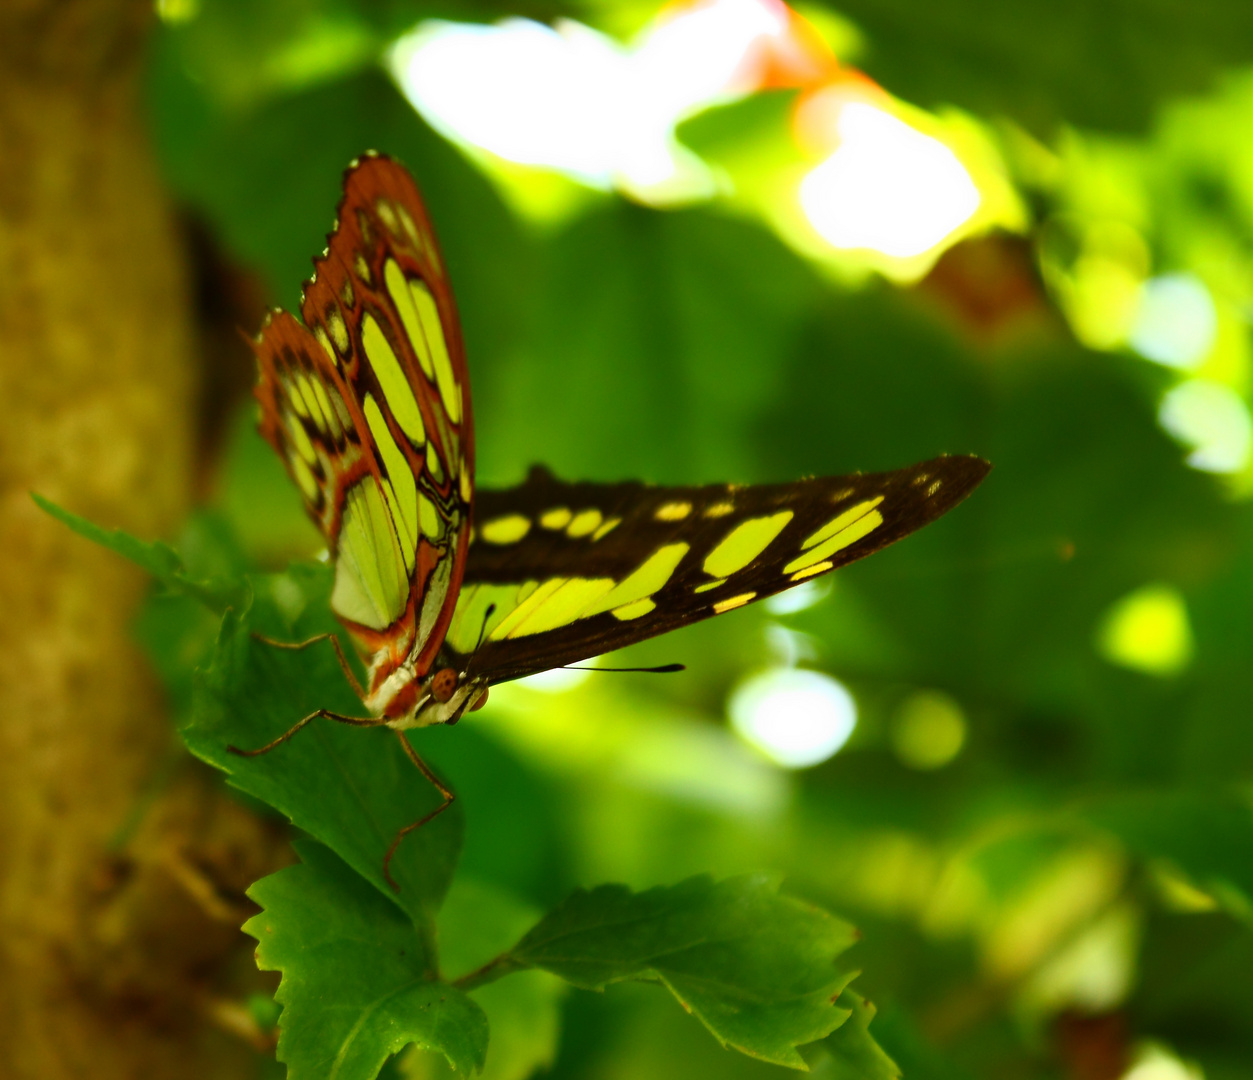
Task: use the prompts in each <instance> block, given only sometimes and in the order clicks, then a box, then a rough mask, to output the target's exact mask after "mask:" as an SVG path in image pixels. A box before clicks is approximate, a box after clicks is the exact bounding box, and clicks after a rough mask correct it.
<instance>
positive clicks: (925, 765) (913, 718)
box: [892, 690, 966, 770]
mask: <svg viewBox="0 0 1253 1080" xmlns="http://www.w3.org/2000/svg"><path fill="white" fill-rule="evenodd" d="M965 742H966V717H965V714H964V713H963V712H962V710H961V706H960V705H958V704H957V702H956V701H954V700H953V699H952V698H951V697H949V695H948V694H945V693H942V692H940V691H938V690H919V691H917V692H916V693H913V694H910V695H909V697H907V698H906V699H905V700H904V701H903V702H902V703H901V707H900V709H899V710H897V713H896V717H895V719H894V721H893V724H892V748H893V749H894V750H895V751H896V756H897V757H898V758H900V759H901V761H902V762H904V764H906V765H908V766H909V767H910V768H911V769H923V770H930V769H939V768H943V767H944V766H945V765H947V764H948V763H949V762H950V761H952V760H953V759H954V758H955V757H957V755H958V754H959V753H961V748H962V746H963V745H964V744H965Z"/></svg>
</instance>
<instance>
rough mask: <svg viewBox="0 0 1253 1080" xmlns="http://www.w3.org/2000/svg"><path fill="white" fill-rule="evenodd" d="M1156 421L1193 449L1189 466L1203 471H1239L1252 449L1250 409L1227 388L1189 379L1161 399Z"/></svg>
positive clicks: (1252, 433) (1252, 431) (1252, 436)
mask: <svg viewBox="0 0 1253 1080" xmlns="http://www.w3.org/2000/svg"><path fill="white" fill-rule="evenodd" d="M1157 418H1158V422H1159V423H1160V424H1161V425H1162V427H1163V428H1165V429H1166V430H1167V431H1168V432H1170V434H1171V435H1173V436H1174V437H1175V438H1176V439H1178V440H1179V441H1180V442H1181V443H1184V444H1185V445H1186V446H1190V447H1192V448H1193V449H1192V453H1191V454H1189V455H1188V464H1189V465H1191V466H1192V467H1193V468H1194V469H1200V470H1201V471H1202V472H1214V473H1234V472H1240V470H1242V469H1243V468H1244V467H1245V465H1247V464H1248V460H1249V451H1250V449H1251V448H1253V420H1251V419H1250V417H1249V408H1248V406H1247V405H1246V404H1245V403H1244V399H1243V398H1241V397H1240V395H1239V394H1237V393H1236V392H1235V391H1234V390H1232V389H1231V388H1230V387H1229V386H1224V385H1222V383H1216V382H1211V381H1210V380H1208V379H1189V380H1188V381H1187V382H1182V383H1180V384H1179V385H1178V386H1176V387H1175V388H1174V389H1173V390H1171V391H1170V392H1169V393H1167V394H1166V396H1165V397H1163V398H1162V404H1161V407H1160V408H1159V409H1158V413H1157Z"/></svg>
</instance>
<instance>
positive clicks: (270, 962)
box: [244, 842, 487, 1080]
mask: <svg viewBox="0 0 1253 1080" xmlns="http://www.w3.org/2000/svg"><path fill="white" fill-rule="evenodd" d="M296 847H297V851H298V852H299V854H300V857H301V859H302V860H303V861H302V862H301V864H300V865H297V866H291V867H288V868H287V869H285V870H280V871H279V872H278V873H277V874H271V875H270V876H269V877H266V878H263V879H262V880H261V881H259V882H257V883H256V884H255V885H254V886H253V887H252V888H251V889H250V890H249V893H248V894H249V896H251V897H252V899H253V900H255V901H256V902H257V903H258V904H260V905H261V906H262V908H263V909H264V910H263V911H262V913H261V914H259V915H256V916H254V917H253V918H251V919H249V920H248V922H247V923H245V924H244V930H245V932H247V933H249V934H251V935H252V936H253V937H255V938H256V939H257V941H258V942H259V944H258V946H257V964H258V966H259V967H260V968H262V969H263V970H265V971H281V972H282V973H283V978H282V981H281V982H280V983H279V988H278V992H277V993H276V994H275V1000H276V1001H278V1003H279V1004H280V1005H282V1006H283V1013H282V1016H281V1017H280V1019H279V1028H280V1031H281V1034H280V1036H279V1043H278V1057H279V1060H280V1061H283V1062H286V1064H287V1066H288V1077H289V1080H371V1078H372V1077H374V1076H376V1075H377V1074H378V1071H379V1069H380V1068H381V1067H382V1066H383V1063H384V1062H385V1061H386V1060H387V1059H388V1058H389V1057H390V1056H391V1055H392V1054H394V1053H396V1052H397V1051H398V1050H400V1049H402V1048H403V1047H405V1046H407V1045H409V1044H410V1043H414V1044H416V1045H418V1046H420V1047H422V1048H424V1049H428V1050H433V1051H437V1052H438V1053H441V1054H443V1055H444V1056H445V1057H446V1058H447V1060H448V1063H449V1064H450V1065H451V1066H452V1067H453V1068H454V1069H455V1070H457V1071H458V1072H460V1073H463V1074H468V1073H470V1072H472V1071H474V1070H477V1069H481V1068H482V1066H483V1062H484V1059H485V1056H486V1053H487V1018H486V1017H485V1016H484V1015H483V1011H482V1010H481V1009H480V1008H479V1007H478V1006H477V1005H476V1004H474V1002H473V1001H471V1000H470V999H469V998H468V997H467V996H466V995H465V994H463V993H462V992H461V991H460V990H458V989H456V988H455V987H452V986H449V985H448V984H447V983H443V982H439V981H438V980H436V979H435V978H433V977H432V975H431V969H432V967H433V964H434V957H433V955H432V954H431V952H430V950H429V946H428V944H427V942H426V940H425V938H424V935H423V934H421V933H418V932H416V931H415V929H414V926H413V924H412V923H411V922H410V921H409V920H408V919H407V918H406V917H405V916H404V914H403V913H402V912H401V911H399V910H398V909H397V907H396V906H395V905H394V904H391V903H389V902H388V901H387V900H386V899H385V898H384V897H383V896H382V895H380V893H379V892H378V891H377V889H375V888H373V887H371V885H370V884H368V883H367V882H365V881H364V880H362V879H361V877H360V876H358V875H357V874H355V873H354V872H353V871H352V870H351V869H350V868H349V867H348V866H347V865H345V864H344V863H343V862H342V861H341V860H340V859H338V858H337V857H336V856H335V855H334V854H332V853H331V852H330V851H328V850H326V849H325V848H323V847H321V846H320V845H317V844H312V843H307V842H304V843H298V844H297V845H296Z"/></svg>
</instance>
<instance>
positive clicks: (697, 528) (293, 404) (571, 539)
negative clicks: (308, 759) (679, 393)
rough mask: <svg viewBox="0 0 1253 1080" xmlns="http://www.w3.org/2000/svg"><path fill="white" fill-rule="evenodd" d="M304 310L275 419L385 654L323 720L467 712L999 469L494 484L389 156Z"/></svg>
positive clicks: (376, 159)
mask: <svg viewBox="0 0 1253 1080" xmlns="http://www.w3.org/2000/svg"><path fill="white" fill-rule="evenodd" d="M301 314H302V315H303V318H304V322H303V324H302V323H301V322H300V321H298V320H297V319H296V318H294V317H293V316H292V315H290V314H288V313H287V312H284V311H277V312H274V313H273V314H272V315H271V316H270V317H269V318H268V320H267V322H266V324H265V326H264V328H263V329H262V332H261V335H260V336H259V337H258V338H257V339H256V342H255V344H254V349H255V351H256V354H257V360H258V362H259V366H260V380H259V382H258V385H257V389H256V395H257V399H258V400H259V401H260V403H261V432H262V434H263V435H264V436H265V438H266V439H267V440H269V442H270V443H271V445H273V447H274V449H275V450H276V451H277V452H278V454H279V456H280V457H281V458H282V459H283V462H284V464H285V465H286V467H287V470H288V472H289V473H290V474H291V477H292V479H293V480H294V481H295V483H296V485H297V486H298V487H299V489H300V492H301V494H302V496H303V497H304V503H305V508H306V509H307V510H308V512H309V514H310V516H311V517H312V518H313V520H314V521H315V522H316V523H317V525H318V527H319V528H320V529H321V530H322V533H323V535H324V536H325V537H326V542H327V546H328V549H329V552H330V557H331V559H332V561H333V564H334V569H335V582H334V588H333V591H332V595H331V606H332V609H333V610H334V612H335V614H336V616H337V617H338V618H339V619H340V621H341V622H342V623H343V624H344V626H345V627H346V629H347V631H348V633H349V635H350V636H351V638H352V640H353V641H354V642H355V643H356V646H357V648H358V649H359V650H360V652H361V654H362V656H363V657H364V658H365V660H366V662H367V665H368V672H369V673H368V679H367V683H366V685H365V687H364V688H359V689H361V697H362V700H363V702H364V704H365V707H366V709H367V710H368V711H369V713H370V714H371V715H370V717H369V718H368V719H358V720H354V719H353V718H348V717H340V716H337V715H335V714H331V713H328V712H321V713H317V714H314V716H328V717H330V718H332V719H337V720H344V721H347V722H356V723H359V724H364V725H379V726H387V727H390V728H393V729H396V730H397V731H403V730H404V729H407V728H413V727H425V726H428V725H430V724H453V723H456V722H457V720H458V719H460V717H461V716H462V715H463V714H464V713H465V712H467V711H470V710H473V709H475V708H478V707H479V706H480V705H481V704H482V703H483V701H484V700H485V699H486V697H487V692H488V687H490V686H491V685H492V684H494V683H500V682H506V681H508V680H511V679H518V678H522V677H523V676H526V675H531V674H534V673H535V672H539V671H545V670H547V669H550V668H555V667H559V666H562V665H566V664H571V663H575V662H577V661H580V660H586V659H588V658H589V657H594V656H599V655H600V654H602V653H606V652H609V651H611V650H614V649H618V648H621V647H622V646H624V645H630V644H631V643H632V642H636V641H640V640H642V639H644V638H649V637H653V636H654V635H656V634H662V633H665V632H666V631H667V630H673V629H675V628H676V627H680V626H685V625H687V624H688V623H692V622H696V621H697V620H699V619H704V618H708V617H709V616H711V615H719V614H722V613H723V612H727V611H732V610H734V609H735V608H739V607H743V606H744V605H745V604H749V603H752V602H754V601H756V600H760V599H763V598H764V597H767V596H771V595H772V594H774V593H777V592H781V591H782V590H784V589H788V588H791V587H792V586H794V585H797V584H799V583H800V582H803V581H808V580H811V579H813V578H815V577H817V576H819V575H820V574H826V573H829V572H830V571H832V570H834V569H836V568H837V567H839V566H843V565H844V564H846V563H849V562H852V561H853V560H854V559H860V558H862V557H863V556H865V555H869V554H871V553H872V552H874V551H878V550H879V549H880V548H883V547H886V546H887V545H888V544H891V543H893V542H895V541H897V540H899V539H901V538H902V537H904V536H907V535H908V534H909V533H911V532H913V531H914V530H916V529H920V528H922V526H924V525H926V524H928V523H930V522H932V521H934V520H935V519H936V518H938V517H940V516H941V515H942V514H944V513H946V512H947V511H949V510H951V509H952V508H953V507H954V506H956V505H957V504H958V503H959V502H961V501H962V500H963V499H964V498H965V497H966V496H967V495H969V494H970V492H971V491H972V490H974V488H975V487H976V486H977V485H978V484H979V482H980V481H981V480H982V479H983V477H984V476H985V475H986V474H987V472H988V469H989V468H990V466H989V465H988V463H987V462H985V461H983V460H981V459H980V458H977V457H968V456H943V457H937V458H933V459H932V460H930V461H924V462H922V463H920V464H917V465H911V466H910V467H908V468H905V469H899V470H896V471H895V472H886V473H873V474H869V475H861V474H855V475H851V476H833V477H821V478H817V479H807V480H798V481H795V482H792V483H785V484H766V485H754V486H746V487H741V486H736V485H726V484H719V485H711V486H704V487H675V488H661V487H652V486H649V485H646V484H643V483H638V482H627V483H616V484H603V483H567V482H565V481H562V480H558V479H557V478H556V477H554V476H553V475H552V474H551V473H549V472H547V471H546V470H544V469H542V468H535V469H533V470H532V472H531V475H530V476H529V477H528V479H527V480H526V482H525V483H523V484H522V485H520V486H519V487H515V488H510V489H508V490H504V491H486V490H482V491H478V490H476V489H475V486H474V424H473V419H472V414H471V408H470V380H469V374H468V372H467V369H466V360H465V352H464V349H463V346H462V339H461V331H460V327H459V325H458V321H457V314H456V309H455V306H454V303H453V295H452V291H451V289H450V287H449V283H448V278H447V275H446V273H445V269H444V265H443V261H442V260H441V258H440V253H439V248H438V246H437V244H436V242H435V234H434V231H433V229H432V228H431V222H430V218H429V217H428V215H427V213H426V209H425V207H424V206H423V203H422V200H421V198H420V197H419V195H418V191H417V187H416V186H415V184H414V182H413V179H412V178H411V177H410V176H409V174H408V172H406V170H405V169H404V168H403V167H402V166H401V165H399V164H397V163H396V162H395V161H392V160H390V159H389V158H386V157H384V156H382V155H378V154H369V155H367V156H365V157H364V158H362V159H360V160H359V161H357V162H354V163H353V164H352V165H351V166H350V167H349V169H348V171H347V173H346V175H345V179H344V196H343V200H342V201H341V203H340V207H339V215H338V221H337V224H336V226H335V229H334V231H333V232H332V234H331V236H330V240H329V246H328V249H327V251H326V253H325V254H324V255H323V256H322V257H321V258H319V259H317V260H315V263H314V275H313V277H312V279H311V280H310V281H309V282H308V283H307V284H306V286H305V290H304V298H303V304H302V307H301ZM341 659H342V658H341ZM344 667H345V671H349V668H348V665H347V664H345V665H344ZM349 673H350V671H349ZM350 674H351V673H350ZM354 682H355V680H354ZM313 718H314V717H306V718H304V720H302V721H301V723H300V724H298V725H297V726H296V727H295V728H293V729H292V731H291V732H288V733H287V735H285V736H283V737H282V738H281V739H279V740H276V741H275V743H272V744H270V746H268V747H262V748H261V749H260V750H257V751H250V753H260V752H263V751H265V750H268V749H270V748H272V747H273V746H274V745H277V743H278V742H281V741H283V739H285V738H287V737H289V736H290V735H291V734H294V732H295V731H296V730H298V729H299V728H300V727H302V726H303V725H304V724H305V723H307V722H309V721H310V720H312V719H313ZM401 741H402V743H403V744H404V747H405V750H406V752H407V753H408V754H409V755H410V757H411V758H413V760H414V762H415V764H417V765H418V767H419V768H421V769H422V771H423V773H424V774H425V775H426V776H428V778H430V779H431V780H432V782H434V783H435V784H436V786H437V787H438V788H439V789H440V791H441V792H442V793H443V795H444V798H445V802H444V803H443V804H442V805H441V806H440V807H439V808H438V809H437V810H436V811H433V813H432V814H431V815H428V818H426V819H423V821H425V820H429V817H430V816H433V815H434V813H438V812H439V810H442V809H443V808H444V807H445V806H447V805H448V802H450V801H451V799H452V795H451V793H450V792H449V791H448V789H447V788H446V787H445V786H444V785H443V784H442V783H440V782H439V781H438V780H436V779H435V777H434V775H433V774H432V773H431V772H430V770H429V769H428V768H427V767H426V766H425V765H424V764H423V763H422V761H421V759H420V758H418V757H417V755H416V753H415V752H414V751H413V748H412V747H411V746H410V744H409V742H408V740H407V739H405V738H404V737H403V736H402V737H401ZM422 823H423V822H415V823H414V825H412V826H409V827H407V828H406V829H405V830H402V833H401V835H400V836H398V837H397V839H396V842H399V840H400V838H401V836H403V835H404V833H405V832H408V831H409V830H410V829H412V828H416V827H417V826H418V825H420V824H422ZM392 850H393V851H394V850H395V843H393V846H392ZM389 859H390V853H389Z"/></svg>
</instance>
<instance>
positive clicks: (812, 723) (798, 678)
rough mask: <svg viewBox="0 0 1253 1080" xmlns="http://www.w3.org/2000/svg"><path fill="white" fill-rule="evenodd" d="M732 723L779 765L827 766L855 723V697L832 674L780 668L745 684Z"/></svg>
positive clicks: (735, 702) (738, 692)
mask: <svg viewBox="0 0 1253 1080" xmlns="http://www.w3.org/2000/svg"><path fill="white" fill-rule="evenodd" d="M729 711H730V714H731V724H732V726H733V727H734V728H735V730H736V732H737V733H738V734H739V735H740V736H741V737H742V738H743V739H744V740H745V741H746V742H748V743H750V744H751V745H752V746H755V747H756V748H757V749H758V750H760V751H762V752H763V753H764V754H765V755H766V756H767V757H769V758H770V759H771V760H772V761H774V762H775V763H776V764H779V765H782V766H784V767H785V768H789V769H804V768H806V767H808V766H810V765H817V764H818V763H819V762H821V761H826V760H827V758H829V757H830V756H831V755H832V754H834V753H835V752H836V751H837V750H839V749H840V747H841V746H843V745H844V744H845V743H846V742H847V741H848V737H849V736H850V735H851V734H852V733H853V728H854V727H855V726H856V724H857V706H856V704H855V703H854V701H853V698H852V695H851V694H849V692H848V691H847V690H845V689H844V687H843V686H841V685H840V684H839V683H838V682H836V681H835V680H834V679H832V678H831V677H830V676H828V675H823V674H820V673H819V672H817V671H802V670H798V669H795V668H778V669H775V670H773V671H767V672H765V673H763V674H761V675H755V676H753V677H752V678H751V679H748V680H747V681H746V682H744V683H741V684H740V686H739V687H738V688H737V689H736V691H735V693H734V694H732V696H731V702H730V706H729Z"/></svg>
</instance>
